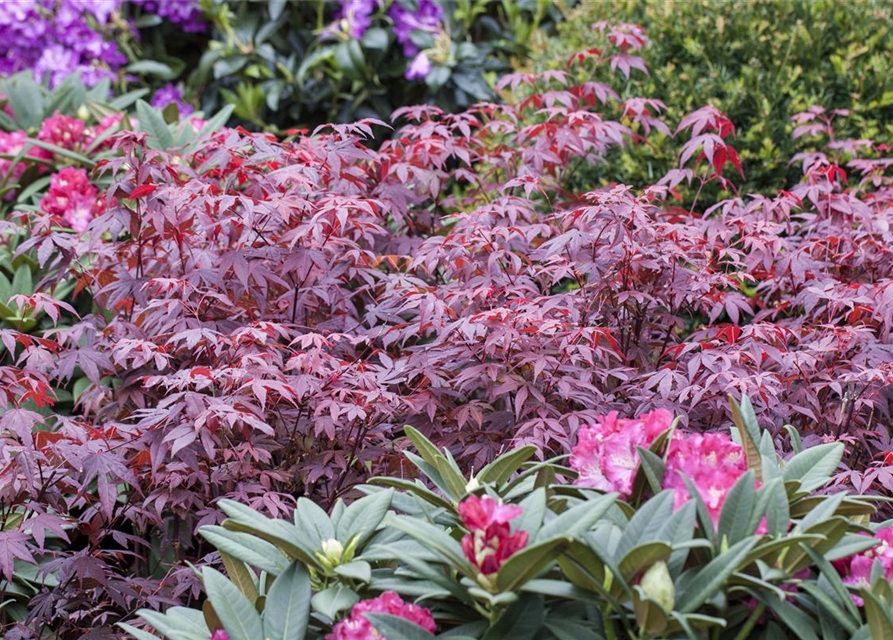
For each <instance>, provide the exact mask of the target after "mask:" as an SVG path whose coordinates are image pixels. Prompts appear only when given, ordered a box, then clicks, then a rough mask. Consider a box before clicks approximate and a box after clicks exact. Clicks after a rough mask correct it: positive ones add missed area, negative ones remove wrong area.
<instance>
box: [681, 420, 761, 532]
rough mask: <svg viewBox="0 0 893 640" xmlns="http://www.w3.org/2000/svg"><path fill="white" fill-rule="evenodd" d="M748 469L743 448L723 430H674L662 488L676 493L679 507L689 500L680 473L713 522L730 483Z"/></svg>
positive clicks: (730, 485)
mask: <svg viewBox="0 0 893 640" xmlns="http://www.w3.org/2000/svg"><path fill="white" fill-rule="evenodd" d="M745 471H747V462H746V460H745V459H744V450H743V449H742V448H741V446H740V445H739V444H737V443H735V442H733V441H732V439H731V438H730V437H729V436H727V435H726V434H724V433H704V434H700V433H694V434H682V433H676V434H675V435H674V437H673V441H672V442H671V444H670V451H669V456H668V457H667V475H666V477H665V478H664V488H665V489H673V490H674V491H675V492H676V499H675V502H674V506H675V507H676V508H677V509H678V508H679V507H680V506H682V505H683V504H685V503H686V502H688V500H689V499H690V495H689V491H688V487H687V486H686V484H685V480H684V479H683V475H684V476H686V477H688V478H689V479H690V480H691V481H692V482H693V483H694V485H695V487H697V489H698V492H699V493H700V494H701V497H702V498H703V499H704V502H705V503H706V504H707V510H708V511H709V512H710V515H711V516H712V517H713V521H714V522H716V521H718V520H719V513H720V511H721V510H722V505H723V503H724V502H725V499H726V495H728V493H729V491H730V490H731V488H732V486H733V485H734V484H735V482H736V481H737V480H738V478H740V477H741V475H742V474H743V473H744V472H745Z"/></svg>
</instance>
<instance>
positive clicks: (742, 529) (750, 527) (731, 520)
mask: <svg viewBox="0 0 893 640" xmlns="http://www.w3.org/2000/svg"><path fill="white" fill-rule="evenodd" d="M754 480H755V474H754V472H753V470H752V469H751V470H748V471H747V472H746V473H744V474H742V475H741V477H740V478H738V481H737V482H735V484H734V486H732V488H731V490H730V491H729V494H728V496H727V497H726V499H725V501H724V502H723V507H722V512H721V513H720V514H719V529H718V534H719V539H720V540H723V539H726V540H728V543H729V544H735V543H736V542H738V541H739V540H742V539H743V538H745V537H746V536H749V535H752V534H753V532H754V530H755V529H756V526H757V523H753V522H752V521H753V517H752V516H753V509H754V505H755V503H756V501H757V492H756V489H755V488H754Z"/></svg>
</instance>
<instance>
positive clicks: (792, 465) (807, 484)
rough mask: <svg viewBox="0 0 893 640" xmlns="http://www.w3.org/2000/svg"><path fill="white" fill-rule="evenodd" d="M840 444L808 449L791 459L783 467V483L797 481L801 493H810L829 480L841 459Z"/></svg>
mask: <svg viewBox="0 0 893 640" xmlns="http://www.w3.org/2000/svg"><path fill="white" fill-rule="evenodd" d="M843 451H844V446H843V443H842V442H829V443H826V444H820V445H817V446H815V447H810V448H809V449H806V450H804V451H802V452H801V453H798V454H797V455H795V456H794V457H793V458H791V459H790V460H789V461H788V462H787V464H785V467H784V475H783V477H784V479H785V481H791V480H799V482H800V489H801V490H802V491H812V490H814V489H817V488H818V487H821V486H822V485H824V484H825V483H826V482H828V480H830V479H831V475H832V474H833V473H834V472H835V471H836V470H837V466H838V465H839V464H840V460H841V458H842V457H843Z"/></svg>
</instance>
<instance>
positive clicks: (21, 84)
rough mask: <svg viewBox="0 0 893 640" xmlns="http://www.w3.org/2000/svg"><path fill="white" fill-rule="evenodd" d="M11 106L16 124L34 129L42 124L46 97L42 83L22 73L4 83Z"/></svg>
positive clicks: (23, 127)
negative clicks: (39, 83)
mask: <svg viewBox="0 0 893 640" xmlns="http://www.w3.org/2000/svg"><path fill="white" fill-rule="evenodd" d="M4 88H5V92H6V94H7V98H8V99H9V106H10V107H11V108H12V112H13V114H15V120H16V124H17V125H18V126H19V127H20V128H22V129H34V128H36V127H38V126H39V125H40V122H41V119H42V118H43V114H44V97H43V90H42V89H41V87H40V85H38V84H37V83H36V82H34V80H33V79H31V78H29V77H28V74H24V73H20V74H18V75H16V76H13V77H12V78H10V79H9V80H7V81H6V82H5V83H4Z"/></svg>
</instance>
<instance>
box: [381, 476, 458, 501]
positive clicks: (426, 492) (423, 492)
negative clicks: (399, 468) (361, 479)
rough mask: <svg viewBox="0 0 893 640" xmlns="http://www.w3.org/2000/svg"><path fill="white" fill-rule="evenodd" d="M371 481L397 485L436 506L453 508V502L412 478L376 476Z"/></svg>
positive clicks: (390, 485)
mask: <svg viewBox="0 0 893 640" xmlns="http://www.w3.org/2000/svg"><path fill="white" fill-rule="evenodd" d="M369 482H370V483H371V484H382V485H386V486H389V487H395V488H397V489H402V490H403V491H408V492H409V493H412V494H415V495H417V496H418V497H419V498H421V499H422V500H424V501H425V502H428V503H430V504H433V505H434V506H435V507H441V508H443V509H452V508H453V505H452V503H451V502H449V501H447V500H444V499H443V498H441V497H440V496H439V495H437V494H436V493H434V492H433V491H431V490H430V489H428V488H427V487H425V486H423V485H421V484H418V483H416V482H413V481H410V480H403V479H402V478H385V477H376V478H370V479H369Z"/></svg>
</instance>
